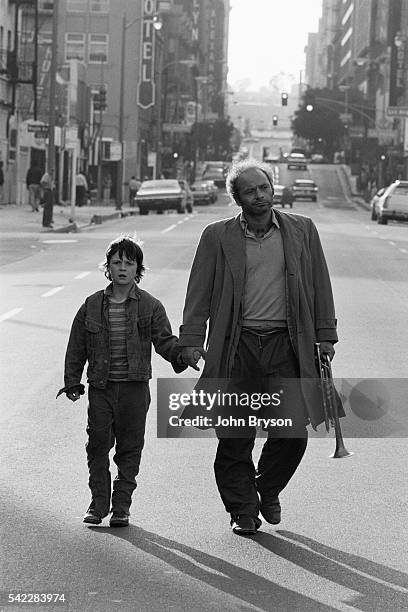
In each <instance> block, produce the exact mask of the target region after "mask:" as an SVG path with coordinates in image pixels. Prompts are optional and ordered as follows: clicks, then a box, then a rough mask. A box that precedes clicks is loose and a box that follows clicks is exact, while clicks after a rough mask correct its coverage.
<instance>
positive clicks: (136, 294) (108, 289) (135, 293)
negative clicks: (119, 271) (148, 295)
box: [104, 281, 140, 300]
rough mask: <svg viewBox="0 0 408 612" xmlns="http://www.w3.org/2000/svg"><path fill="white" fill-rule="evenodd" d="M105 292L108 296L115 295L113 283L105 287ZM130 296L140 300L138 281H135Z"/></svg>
mask: <svg viewBox="0 0 408 612" xmlns="http://www.w3.org/2000/svg"><path fill="white" fill-rule="evenodd" d="M104 294H105V295H106V296H107V297H111V296H112V295H113V283H109V285H108V286H107V287H105V291H104ZM128 297H130V298H132V300H138V299H139V298H140V293H139V287H138V286H137V283H136V281H134V283H133V285H132V288H131V290H130V291H129V295H128Z"/></svg>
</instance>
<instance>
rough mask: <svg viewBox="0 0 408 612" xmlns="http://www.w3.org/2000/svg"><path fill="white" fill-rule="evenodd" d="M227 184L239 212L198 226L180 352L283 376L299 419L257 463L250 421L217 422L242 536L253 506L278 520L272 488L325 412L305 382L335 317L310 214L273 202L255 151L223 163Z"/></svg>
mask: <svg viewBox="0 0 408 612" xmlns="http://www.w3.org/2000/svg"><path fill="white" fill-rule="evenodd" d="M226 186H227V191H228V193H229V195H230V196H231V197H232V198H233V200H234V201H235V203H236V204H238V206H240V207H241V209H242V211H241V213H240V214H239V215H238V216H237V217H235V218H229V219H224V220H222V221H217V222H215V223H212V224H210V225H208V226H207V227H206V228H205V229H204V231H203V234H202V236H201V239H200V242H199V245H198V248H197V251H196V254H195V257H194V261H193V265H192V268H191V273H190V279H189V284H188V288H187V294H186V301H185V306H184V313H183V325H182V326H181V329H180V345H181V346H182V347H183V350H182V359H183V361H184V362H185V363H186V365H190V366H192V367H195V369H198V368H197V367H196V363H197V360H198V358H199V357H200V356H203V357H205V366H204V369H203V373H202V380H203V379H226V380H230V381H231V380H232V382H234V381H236V382H237V384H238V386H239V383H240V381H241V380H246V381H250V383H249V384H250V386H251V388H252V389H254V388H255V389H257V388H258V389H259V390H261V391H265V390H272V389H274V388H276V381H279V380H280V378H284V379H285V380H287V381H289V379H291V381H292V384H289V387H288V389H289V393H288V397H289V398H290V400H289V401H286V405H284V411H289V412H290V413H291V414H294V416H295V420H297V422H296V427H295V428H294V431H293V434H292V435H291V434H290V432H289V433H288V434H287V435H282V437H275V436H274V432H273V431H272V430H269V431H268V438H267V440H266V442H265V444H264V446H263V449H262V452H261V456H260V458H259V461H258V466H257V470H256V471H255V467H254V464H253V462H252V450H253V447H254V441H255V435H256V429H255V428H251V429H250V430H249V434H248V436H247V437H242V436H241V437H237V436H236V437H227V436H224V435H223V433H224V430H223V429H222V428H219V429H217V430H216V433H217V437H218V438H219V442H218V449H217V455H216V459H215V464H214V470H215V477H216V481H217V486H218V489H219V492H220V495H221V498H222V500H223V502H224V505H225V508H226V511H227V512H229V513H230V515H231V525H232V528H233V531H234V532H235V533H237V534H240V535H248V534H254V533H256V530H257V529H258V528H259V526H260V525H261V521H260V519H259V518H258V514H259V510H260V511H261V513H262V515H263V517H264V519H265V520H266V521H267V522H269V523H272V524H277V523H279V522H280V518H281V508H280V502H279V497H278V496H279V494H280V492H281V491H282V490H283V489H284V487H285V486H286V485H287V484H288V482H289V480H290V478H291V477H292V476H293V474H294V472H295V470H296V468H297V467H298V465H299V463H300V461H301V459H302V457H303V454H304V452H305V449H306V444H307V431H306V428H305V425H306V424H307V423H311V424H312V426H313V427H314V428H316V427H317V425H318V424H320V423H321V422H323V420H324V415H323V409H322V406H321V401H320V395H319V390H318V388H317V387H316V386H315V385H314V384H313V379H316V377H317V376H318V373H317V369H316V365H315V358H314V344H315V343H316V342H320V349H321V352H322V353H323V354H327V355H328V356H329V358H330V359H332V358H333V356H334V348H333V344H334V343H335V342H337V333H336V323H337V321H336V319H335V313H334V305H333V297H332V290H331V284H330V279H329V274H328V270H327V265H326V262H325V258H324V254H323V251H322V248H321V244H320V239H319V236H318V233H317V230H316V227H315V226H314V224H313V222H312V220H311V219H309V218H308V217H304V216H301V215H294V214H292V213H286V212H280V211H278V210H275V209H273V208H272V204H273V179H272V175H271V171H270V169H269V167H268V166H266V165H264V164H261V163H259V162H257V161H255V160H246V161H243V162H239V163H237V164H236V165H234V166H233V167H232V168H231V170H230V171H229V173H228V175H227V179H226ZM207 321H208V324H209V325H208V339H207V347H206V348H207V351H205V350H204V348H203V345H204V341H205V338H206V333H207ZM293 379H295V381H293ZM293 382H295V383H296V382H297V385H296V384H293ZM310 382H312V384H309V383H310ZM288 397H287V398H286V400H287V399H288ZM295 404H297V405H296V406H295ZM245 431H246V430H245ZM275 433H276V432H275ZM258 494H259V495H260V500H259V496H258Z"/></svg>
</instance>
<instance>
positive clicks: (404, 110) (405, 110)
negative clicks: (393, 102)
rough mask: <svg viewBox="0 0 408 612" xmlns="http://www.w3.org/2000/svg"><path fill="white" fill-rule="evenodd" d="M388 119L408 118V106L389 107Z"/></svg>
mask: <svg viewBox="0 0 408 612" xmlns="http://www.w3.org/2000/svg"><path fill="white" fill-rule="evenodd" d="M387 115H388V117H408V106H389V107H388V108H387Z"/></svg>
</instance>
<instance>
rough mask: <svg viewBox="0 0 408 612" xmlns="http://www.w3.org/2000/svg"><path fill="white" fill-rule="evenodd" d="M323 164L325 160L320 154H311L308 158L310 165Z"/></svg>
mask: <svg viewBox="0 0 408 612" xmlns="http://www.w3.org/2000/svg"><path fill="white" fill-rule="evenodd" d="M325 162H326V159H325V157H324V155H322V154H321V153H312V155H311V156H310V163H311V164H324V163H325Z"/></svg>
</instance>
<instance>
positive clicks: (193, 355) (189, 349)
mask: <svg viewBox="0 0 408 612" xmlns="http://www.w3.org/2000/svg"><path fill="white" fill-rule="evenodd" d="M201 357H202V358H203V359H205V350H204V349H203V347H202V346H184V347H183V349H182V351H181V358H182V360H183V361H184V363H185V364H186V365H187V366H190V367H191V368H193V369H194V370H197V372H199V371H200V368H197V363H198V362H199V361H200V359H201Z"/></svg>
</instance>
